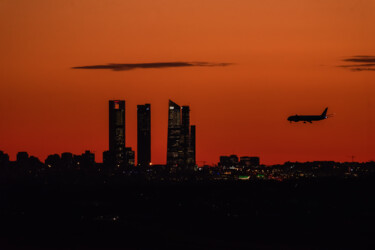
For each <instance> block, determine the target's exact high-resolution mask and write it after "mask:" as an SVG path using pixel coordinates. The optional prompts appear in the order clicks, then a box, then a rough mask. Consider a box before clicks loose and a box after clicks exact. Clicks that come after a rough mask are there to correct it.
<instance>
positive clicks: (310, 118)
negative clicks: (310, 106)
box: [288, 108, 330, 123]
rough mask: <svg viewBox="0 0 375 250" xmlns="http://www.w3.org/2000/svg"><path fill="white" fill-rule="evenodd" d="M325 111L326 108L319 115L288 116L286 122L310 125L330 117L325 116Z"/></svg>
mask: <svg viewBox="0 0 375 250" xmlns="http://www.w3.org/2000/svg"><path fill="white" fill-rule="evenodd" d="M327 110H328V108H326V109H325V110H324V111H323V113H322V114H321V115H293V116H289V117H288V121H290V122H303V123H306V122H310V123H312V121H321V120H324V119H327V118H328V117H330V115H328V116H327Z"/></svg>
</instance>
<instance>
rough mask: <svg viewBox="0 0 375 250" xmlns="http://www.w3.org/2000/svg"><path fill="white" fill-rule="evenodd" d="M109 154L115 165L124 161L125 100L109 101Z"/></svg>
mask: <svg viewBox="0 0 375 250" xmlns="http://www.w3.org/2000/svg"><path fill="white" fill-rule="evenodd" d="M109 154H110V158H111V162H112V163H114V164H115V165H116V166H118V167H119V166H120V165H123V164H124V161H125V101H124V100H111V101H109Z"/></svg>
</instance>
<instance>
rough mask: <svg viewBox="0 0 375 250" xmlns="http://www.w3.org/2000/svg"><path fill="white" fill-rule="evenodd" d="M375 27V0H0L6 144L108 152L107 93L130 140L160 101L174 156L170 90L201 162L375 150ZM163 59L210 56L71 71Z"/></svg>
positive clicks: (346, 157) (162, 149) (159, 155)
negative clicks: (192, 129)
mask: <svg viewBox="0 0 375 250" xmlns="http://www.w3.org/2000/svg"><path fill="white" fill-rule="evenodd" d="M374 24H375V1H373V0H356V1H353V0H304V1H301V0H284V1H280V0H262V1H260V0H259V1H251V0H227V1H226V0H197V1H194V0H188V1H183V0H158V1H155V0H107V1H104V0H75V1H73V0H54V1H51V0H33V1H30V0H0V115H1V118H0V150H2V151H4V152H5V153H8V154H9V155H10V157H11V159H12V160H14V159H15V156H16V153H17V152H18V151H27V152H29V154H31V155H34V156H37V157H39V158H40V159H41V160H42V161H44V160H45V158H46V157H47V155H48V154H52V153H58V154H61V153H62V152H72V153H74V154H81V153H83V152H84V150H92V151H93V152H95V153H96V160H97V161H99V162H100V161H101V160H102V152H103V151H105V150H107V149H108V100H111V99H123V100H126V145H127V146H128V147H132V148H133V149H134V150H135V149H136V147H137V136H136V124H137V120H136V105H138V104H144V103H150V104H151V111H152V112H151V119H152V125H151V134H152V137H151V140H152V162H153V163H155V164H164V163H165V162H166V149H167V120H168V100H169V99H171V100H173V101H174V102H176V103H177V104H179V105H190V109H191V114H190V115H191V122H192V124H195V125H196V126H197V139H196V141H197V163H198V165H202V164H203V163H206V164H213V163H217V162H218V160H219V156H220V155H230V154H237V155H238V156H259V157H260V158H261V163H263V164H276V163H283V162H285V161H288V160H289V161H313V160H335V161H351V160H352V156H355V158H354V160H355V161H360V162H362V161H369V160H375V65H374V64H375V25H374ZM160 62H183V63H185V62H186V63H196V62H203V63H208V64H210V65H209V66H207V65H200V64H199V63H198V64H197V65H193V66H182V67H163V68H160V67H155V68H128V69H127V70H112V69H73V67H81V66H93V65H107V64H110V63H112V64H145V63H160ZM226 63H228V65H227V64H226ZM223 64H224V65H223ZM342 66H344V67H342ZM346 66H348V67H346ZM325 107H328V114H334V117H333V118H330V119H327V120H323V121H319V122H315V123H313V124H303V123H293V124H290V123H289V122H288V121H287V117H288V116H290V115H295V114H307V115H310V114H311V115H314V114H320V113H321V112H322V111H323V110H324V108H325Z"/></svg>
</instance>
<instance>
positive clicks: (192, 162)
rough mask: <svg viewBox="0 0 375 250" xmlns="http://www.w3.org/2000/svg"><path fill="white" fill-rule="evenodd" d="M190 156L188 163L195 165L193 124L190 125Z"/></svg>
mask: <svg viewBox="0 0 375 250" xmlns="http://www.w3.org/2000/svg"><path fill="white" fill-rule="evenodd" d="M189 150H190V158H189V162H188V163H189V164H190V165H193V166H195V162H196V153H195V125H191V126H190V148H189Z"/></svg>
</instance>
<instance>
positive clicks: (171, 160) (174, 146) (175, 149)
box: [167, 100, 182, 167]
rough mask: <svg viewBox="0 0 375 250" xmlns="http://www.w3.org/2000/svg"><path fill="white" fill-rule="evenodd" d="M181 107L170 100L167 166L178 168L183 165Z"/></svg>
mask: <svg viewBox="0 0 375 250" xmlns="http://www.w3.org/2000/svg"><path fill="white" fill-rule="evenodd" d="M180 140H181V107H180V106H179V105H177V104H176V103H174V102H172V101H171V100H169V110H168V139H167V166H174V167H177V166H178V165H181V164H182V159H181V158H180V157H181V155H182V147H181V142H180Z"/></svg>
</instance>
